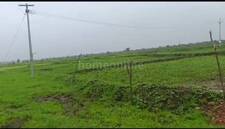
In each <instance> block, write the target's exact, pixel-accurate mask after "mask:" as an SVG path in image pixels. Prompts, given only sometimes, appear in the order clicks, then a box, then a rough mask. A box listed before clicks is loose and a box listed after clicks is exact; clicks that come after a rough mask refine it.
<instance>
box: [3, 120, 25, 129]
mask: <svg viewBox="0 0 225 129" xmlns="http://www.w3.org/2000/svg"><path fill="white" fill-rule="evenodd" d="M26 121H27V119H21V118H15V119H12V120H10V121H9V122H8V123H6V124H5V125H3V126H2V127H1V128H22V126H23V125H24V123H25V122H26Z"/></svg>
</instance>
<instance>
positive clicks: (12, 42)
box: [5, 14, 25, 59]
mask: <svg viewBox="0 0 225 129" xmlns="http://www.w3.org/2000/svg"><path fill="white" fill-rule="evenodd" d="M24 18H25V14H23V17H22V19H21V22H19V24H18V27H17V29H16V32H15V33H14V35H13V37H12V40H11V42H10V44H9V49H8V50H7V52H6V54H5V59H7V58H8V56H9V53H10V50H11V49H12V47H13V45H14V44H15V41H16V38H17V36H18V34H19V30H20V28H21V27H22V23H23V21H24Z"/></svg>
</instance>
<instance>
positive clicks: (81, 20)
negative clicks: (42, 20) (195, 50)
mask: <svg viewBox="0 0 225 129" xmlns="http://www.w3.org/2000/svg"><path fill="white" fill-rule="evenodd" d="M33 14H34V15H40V16H47V17H54V18H59V19H64V20H71V21H76V22H85V23H91V24H97V25H106V26H114V27H123V28H130V29H174V28H171V27H155V28H153V27H144V26H131V25H122V24H115V23H109V22H103V21H94V20H87V19H80V18H73V17H68V16H63V15H56V14H50V13H46V12H39V11H38V12H35V13H33Z"/></svg>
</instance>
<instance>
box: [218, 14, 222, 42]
mask: <svg viewBox="0 0 225 129" xmlns="http://www.w3.org/2000/svg"><path fill="white" fill-rule="evenodd" d="M218 23H219V43H221V23H222V21H221V18H219V21H218Z"/></svg>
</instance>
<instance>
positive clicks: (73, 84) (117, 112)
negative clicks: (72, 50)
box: [0, 44, 225, 127]
mask: <svg viewBox="0 0 225 129" xmlns="http://www.w3.org/2000/svg"><path fill="white" fill-rule="evenodd" d="M223 50H224V44H223V45H222V46H221V47H220V48H219V51H223ZM212 51H213V48H212V45H211V44H201V45H189V46H185V45H184V46H182V45H181V46H177V47H169V48H168V47H167V48H166V47H165V48H158V49H147V50H143V51H141V50H139V51H130V52H118V53H110V54H102V55H93V56H87V57H81V58H80V63H81V64H84V65H86V64H89V65H90V64H91V66H95V64H104V63H105V64H107V65H110V64H115V63H120V62H128V61H146V60H157V59H166V58H168V57H171V56H176V55H173V54H174V53H206V52H212ZM154 54H169V55H168V56H154ZM219 58H220V62H221V66H222V70H223V72H225V67H224V66H225V56H224V55H223V54H221V55H220V56H219ZM83 68H84V67H83ZM29 70H30V69H29V65H28V64H15V65H10V66H1V67H0V127H220V126H221V125H215V124H213V123H211V122H210V120H209V119H210V118H209V117H208V116H207V115H205V114H204V113H203V111H202V110H199V109H198V108H195V107H193V105H194V104H196V103H197V102H195V101H197V100H196V99H195V98H194V97H193V96H191V97H190V101H188V102H187V104H186V102H184V103H182V104H183V105H182V104H180V105H179V106H181V107H182V106H183V108H182V111H181V112H179V113H176V111H178V109H176V108H173V109H170V108H168V109H166V108H165V109H161V108H159V107H162V106H161V105H157V104H158V103H157V102H158V101H157V102H156V103H154V106H155V107H157V110H150V109H149V108H147V107H146V106H142V105H140V104H138V103H137V102H136V101H135V102H133V101H134V100H136V99H129V95H130V94H131V93H133V92H129V90H121V87H130V85H129V77H128V74H127V70H126V69H125V68H112V69H105V70H101V71H98V70H97V71H90V72H82V73H79V72H76V71H78V70H79V64H78V60H77V59H76V58H68V59H67V58H65V59H58V60H49V61H42V62H40V61H37V63H36V64H35V78H33V79H32V78H31V77H30V71H29ZM132 81H133V83H132V89H136V88H138V87H139V86H141V85H145V86H152V85H156V86H160V88H161V89H163V87H164V86H165V87H169V88H178V87H193V88H201V87H209V88H212V87H213V86H216V85H219V81H218V72H217V65H216V61H215V57H214V55H207V56H196V57H193V58H184V59H179V60H173V61H165V62H157V63H147V64H143V65H141V66H137V67H134V68H133V79H132ZM161 89H159V90H158V91H157V94H155V93H154V94H155V96H153V98H152V99H150V100H151V102H155V101H156V100H160V102H161V99H162V98H160V97H164V95H165V94H164V93H169V95H168V96H170V91H164V90H162V91H161ZM122 91H123V92H122ZM210 92H213V93H214V91H210ZM118 94H119V95H118ZM197 94H198V93H197ZM218 94H219V93H218ZM126 95H127V96H126ZM166 95H167V94H166ZM210 95H211V93H210ZM115 96H116V97H117V98H118V96H119V98H120V99H121V98H122V99H123V100H122V99H121V100H117V99H115ZM121 96H122V97H121ZM124 96H125V97H124ZM215 96H216V95H215ZM215 96H213V98H216V97H215ZM126 97H127V98H128V99H126ZM166 97H167V96H166ZM124 98H125V99H124ZM178 98H179V97H178ZM174 99H175V98H174ZM172 100H173V98H172ZM192 100H193V101H192ZM151 102H150V103H149V104H151ZM160 104H161V103H160ZM185 104H186V105H185ZM187 105H188V106H187ZM147 106H149V105H147ZM195 106H196V107H198V106H199V105H195ZM158 108H159V109H158ZM189 108H190V110H189ZM184 109H185V110H184ZM179 111H180V109H179ZM223 127H224V126H223Z"/></svg>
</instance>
